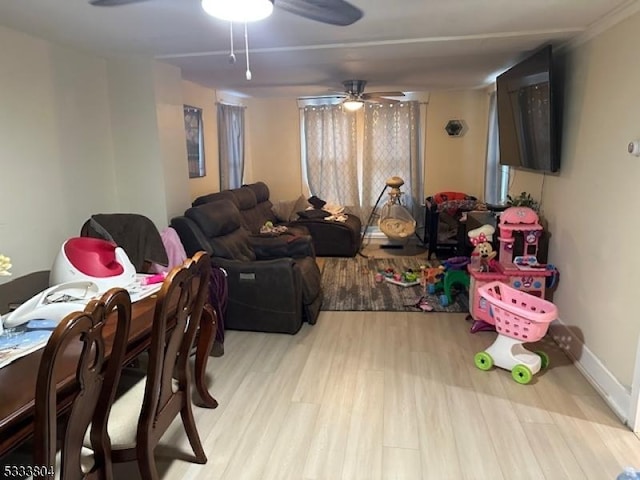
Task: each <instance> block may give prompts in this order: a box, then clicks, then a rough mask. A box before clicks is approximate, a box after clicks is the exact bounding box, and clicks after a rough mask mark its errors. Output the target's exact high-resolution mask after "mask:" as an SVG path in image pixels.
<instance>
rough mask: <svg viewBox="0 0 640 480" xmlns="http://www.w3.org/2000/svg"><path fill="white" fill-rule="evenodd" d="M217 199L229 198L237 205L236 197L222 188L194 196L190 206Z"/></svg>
mask: <svg viewBox="0 0 640 480" xmlns="http://www.w3.org/2000/svg"><path fill="white" fill-rule="evenodd" d="M217 200H231V201H232V202H233V203H235V204H236V206H238V203H237V200H236V197H235V196H234V195H233V194H232V193H231V192H230V191H229V190H223V191H222V192H216V193H210V194H209V195H203V196H201V197H198V198H196V199H195V200H194V201H193V203H192V204H191V206H192V207H197V206H198V205H203V204H205V203H209V202H215V201H217Z"/></svg>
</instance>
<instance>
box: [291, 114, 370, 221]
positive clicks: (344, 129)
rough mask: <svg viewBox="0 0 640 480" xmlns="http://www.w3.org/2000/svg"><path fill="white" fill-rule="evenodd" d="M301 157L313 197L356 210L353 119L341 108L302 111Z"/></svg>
mask: <svg viewBox="0 0 640 480" xmlns="http://www.w3.org/2000/svg"><path fill="white" fill-rule="evenodd" d="M303 118H304V122H303V135H304V140H303V146H304V150H303V156H304V160H305V166H306V173H307V182H308V184H309V189H310V190H311V194H312V195H316V196H317V197H319V198H321V199H322V200H325V201H327V202H331V203H336V204H338V205H342V206H344V207H346V208H348V209H349V210H351V211H354V210H355V211H357V206H358V205H359V204H360V202H359V189H358V164H357V150H356V116H355V114H354V113H353V112H347V111H346V110H345V109H343V108H342V106H341V105H324V106H308V107H305V108H304V110H303Z"/></svg>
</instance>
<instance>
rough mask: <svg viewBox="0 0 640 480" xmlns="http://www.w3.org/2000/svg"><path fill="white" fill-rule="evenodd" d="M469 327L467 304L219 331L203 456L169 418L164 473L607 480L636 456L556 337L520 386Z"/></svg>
mask: <svg viewBox="0 0 640 480" xmlns="http://www.w3.org/2000/svg"><path fill="white" fill-rule="evenodd" d="M469 326H470V324H469V323H468V322H467V321H466V320H465V318H464V315H463V314H438V313H391V312H322V313H321V315H320V317H319V319H318V323H317V324H316V325H314V326H310V325H306V324H305V325H304V326H303V328H302V330H301V331H300V332H299V333H298V334H297V335H294V336H290V335H278V334H264V333H254V332H237V331H230V332H227V339H226V342H225V354H224V356H223V357H220V358H211V359H210V362H209V366H208V372H209V378H208V380H209V385H210V390H211V392H212V393H213V395H214V396H215V397H216V398H217V400H218V401H219V402H220V406H219V407H218V408H217V409H216V410H206V409H202V408H198V407H195V408H194V409H195V415H196V419H197V423H198V429H199V432H200V435H201V438H202V441H203V444H204V448H205V450H206V452H207V455H208V458H209V460H208V462H207V464H206V465H195V464H192V463H189V462H186V461H184V458H185V454H186V453H187V452H189V449H188V444H187V442H186V436H185V434H184V433H183V431H182V429H181V427H180V424H179V422H178V423H174V424H173V425H172V428H171V429H170V431H169V432H168V433H167V434H166V435H165V436H164V438H163V441H162V442H161V444H162V447H161V448H159V449H158V450H157V458H158V464H159V469H160V471H161V474H162V477H163V478H165V479H220V480H252V479H256V480H257V479H278V480H288V479H291V480H302V479H327V480H338V479H345V480H356V479H392V478H393V479H406V480H414V479H416V480H417V479H434V480H447V479H462V478H464V479H473V480H483V479H487V480H498V479H505V480H506V479H535V480H538V479H553V480H555V479H571V480H576V479H594V480H608V479H614V478H615V477H616V475H617V474H618V473H619V472H620V471H621V470H622V468H623V466H626V465H634V466H640V440H638V438H637V437H636V436H635V435H634V434H633V433H632V432H631V431H629V430H628V429H627V428H626V427H625V426H623V425H622V424H621V422H620V421H619V420H618V418H617V417H616V416H615V415H614V414H613V413H612V412H611V410H610V409H609V408H608V407H607V405H606V404H605V403H604V401H603V400H602V399H601V398H600V397H599V395H598V394H597V393H596V392H595V390H594V389H593V388H592V387H591V386H590V385H589V384H588V383H587V381H586V380H585V379H584V378H583V377H582V376H581V374H580V373H579V372H578V370H577V369H576V368H575V367H574V366H573V365H572V364H571V362H570V361H569V359H568V358H567V357H566V356H565V355H564V353H563V352H562V351H561V350H560V349H559V348H558V347H557V346H556V345H555V344H554V343H552V342H551V341H550V340H549V341H543V342H540V343H539V344H537V345H536V346H535V347H531V348H532V349H534V348H535V349H539V350H545V351H546V352H547V353H548V354H549V356H550V358H551V366H550V368H549V369H548V370H546V371H543V372H542V373H540V374H538V375H536V376H535V377H534V380H533V381H532V383H531V384H529V385H519V384H517V383H515V382H514V381H513V380H512V379H511V376H510V373H509V372H507V371H504V370H500V369H496V370H491V371H489V372H483V371H480V370H478V369H476V368H475V366H474V363H473V356H474V354H475V353H476V352H478V351H480V350H482V349H483V348H485V347H487V346H488V345H489V344H490V343H491V342H492V341H493V338H494V337H495V335H496V334H495V333H490V332H480V333H477V334H470V333H469ZM178 457H180V458H178ZM132 471H133V472H135V467H134V465H133V464H127V465H123V466H118V468H117V469H116V478H139V477H137V474H135V473H132Z"/></svg>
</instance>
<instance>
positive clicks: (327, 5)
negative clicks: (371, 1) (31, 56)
mask: <svg viewBox="0 0 640 480" xmlns="http://www.w3.org/2000/svg"><path fill="white" fill-rule="evenodd" d="M145 1H150V0H89V3H90V4H91V5H94V6H97V7H115V6H119V5H127V4H131V3H140V2H145ZM202 4H203V7H204V8H205V10H206V11H207V13H210V12H209V9H208V8H207V7H209V8H210V9H211V10H215V11H216V12H224V13H227V12H228V9H229V8H232V7H234V11H237V12H240V16H234V17H233V18H228V17H220V18H223V19H224V20H234V21H250V20H260V19H262V18H266V17H268V16H269V15H270V14H271V11H272V10H273V8H274V7H276V8H279V9H282V10H285V11H287V12H290V13H293V14H294V15H298V16H301V17H304V18H308V19H310V20H315V21H317V22H321V23H328V24H330V25H338V26H347V25H351V24H352V23H355V22H357V21H358V20H360V19H361V18H362V15H363V13H362V10H360V9H359V8H358V7H356V6H354V5H352V4H350V3H349V2H347V1H345V0H203V1H202ZM210 14H211V15H213V16H218V15H216V14H214V13H210Z"/></svg>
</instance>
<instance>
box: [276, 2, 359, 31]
mask: <svg viewBox="0 0 640 480" xmlns="http://www.w3.org/2000/svg"><path fill="white" fill-rule="evenodd" d="M274 5H275V6H276V7H278V8H281V9H282V10H285V11H287V12H289V13H293V14H295V15H299V16H301V17H304V18H308V19H310V20H315V21H316V22H322V23H328V24H330V25H338V26H342V27H344V26H347V25H351V24H352V23H355V22H357V21H358V20H360V19H361V18H362V15H363V13H362V10H360V9H359V8H357V7H355V6H353V5H351V4H350V3H349V2H346V1H345V0H275V1H274Z"/></svg>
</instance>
